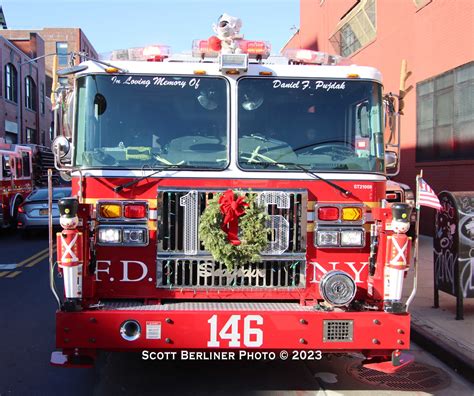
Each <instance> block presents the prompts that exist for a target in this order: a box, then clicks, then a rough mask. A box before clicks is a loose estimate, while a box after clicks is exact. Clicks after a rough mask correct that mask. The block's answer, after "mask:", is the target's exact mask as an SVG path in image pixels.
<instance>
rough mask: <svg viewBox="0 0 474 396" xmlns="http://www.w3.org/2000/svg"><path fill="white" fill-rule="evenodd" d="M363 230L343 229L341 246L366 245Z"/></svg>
mask: <svg viewBox="0 0 474 396" xmlns="http://www.w3.org/2000/svg"><path fill="white" fill-rule="evenodd" d="M364 242H365V241H364V231H363V230H344V231H341V246H354V247H361V246H364Z"/></svg>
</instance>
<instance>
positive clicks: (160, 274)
mask: <svg viewBox="0 0 474 396" xmlns="http://www.w3.org/2000/svg"><path fill="white" fill-rule="evenodd" d="M305 264H306V262H305V260H304V259H302V260H285V261H282V260H268V261H263V262H260V263H249V264H244V265H241V266H239V267H238V268H237V269H233V270H232V271H228V270H227V268H226V266H225V265H224V264H221V263H218V262H216V261H214V260H213V259H212V258H211V257H208V258H201V257H199V258H192V259H190V258H166V259H159V260H158V268H157V287H163V288H183V287H192V288H219V287H225V288H233V287H235V288H265V287H267V288H279V287H285V288H301V287H304V285H305V271H306V265H305Z"/></svg>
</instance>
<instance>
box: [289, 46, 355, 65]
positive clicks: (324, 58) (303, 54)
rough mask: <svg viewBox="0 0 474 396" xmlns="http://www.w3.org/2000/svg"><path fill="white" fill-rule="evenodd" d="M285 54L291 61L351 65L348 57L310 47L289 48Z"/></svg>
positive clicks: (310, 63)
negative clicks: (313, 49) (309, 48)
mask: <svg viewBox="0 0 474 396" xmlns="http://www.w3.org/2000/svg"><path fill="white" fill-rule="evenodd" d="M283 56H285V57H287V58H288V59H289V60H290V61H291V62H293V63H298V64H308V65H349V64H350V62H349V60H348V59H347V58H343V57H342V56H339V55H330V54H328V53H326V52H320V51H312V50H308V49H295V48H294V49H287V50H285V51H283Z"/></svg>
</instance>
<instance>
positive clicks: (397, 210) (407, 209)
mask: <svg viewBox="0 0 474 396" xmlns="http://www.w3.org/2000/svg"><path fill="white" fill-rule="evenodd" d="M410 214H411V206H410V205H408V204H406V203H401V202H397V203H394V204H392V217H393V220H395V221H401V222H402V223H409V222H410Z"/></svg>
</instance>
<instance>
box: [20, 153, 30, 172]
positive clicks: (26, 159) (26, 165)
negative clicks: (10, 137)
mask: <svg viewBox="0 0 474 396" xmlns="http://www.w3.org/2000/svg"><path fill="white" fill-rule="evenodd" d="M21 161H22V163H23V176H24V177H30V175H31V170H30V153H28V152H27V151H22V153H21Z"/></svg>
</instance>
